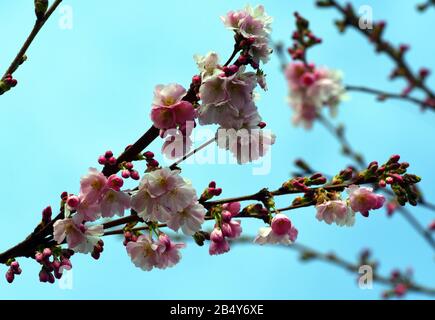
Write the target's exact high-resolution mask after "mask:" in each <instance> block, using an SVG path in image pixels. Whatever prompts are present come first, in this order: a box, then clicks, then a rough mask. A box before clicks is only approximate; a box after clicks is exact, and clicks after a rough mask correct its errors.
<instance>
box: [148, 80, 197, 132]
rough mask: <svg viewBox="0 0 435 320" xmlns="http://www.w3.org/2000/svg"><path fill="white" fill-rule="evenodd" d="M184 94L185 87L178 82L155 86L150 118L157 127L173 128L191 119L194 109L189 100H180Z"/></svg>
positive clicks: (193, 115)
mask: <svg viewBox="0 0 435 320" xmlns="http://www.w3.org/2000/svg"><path fill="white" fill-rule="evenodd" d="M185 95H186V89H184V88H183V87H182V86H181V85H179V84H175V83H173V84H169V85H166V86H165V85H158V86H156V88H155V90H154V100H153V105H152V109H151V120H152V121H153V123H154V125H155V126H156V127H157V128H159V129H169V128H175V127H176V126H177V125H183V124H184V123H185V122H186V121H193V119H194V117H195V110H194V108H193V106H192V104H191V103H190V102H188V101H183V100H182V98H183V97H184V96H185Z"/></svg>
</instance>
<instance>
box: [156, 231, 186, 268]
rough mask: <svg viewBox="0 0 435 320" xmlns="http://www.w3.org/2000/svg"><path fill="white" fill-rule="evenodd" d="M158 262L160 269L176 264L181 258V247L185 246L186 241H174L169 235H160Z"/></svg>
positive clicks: (157, 265)
mask: <svg viewBox="0 0 435 320" xmlns="http://www.w3.org/2000/svg"><path fill="white" fill-rule="evenodd" d="M157 246H158V247H157V254H158V255H157V263H156V267H157V268H159V269H166V268H169V267H173V266H174V265H176V264H177V263H178V262H179V261H180V259H181V253H180V251H179V249H181V248H184V247H185V246H186V245H185V244H184V243H174V242H172V240H171V238H169V236H168V235H166V234H164V233H162V234H160V235H159V241H158V243H157Z"/></svg>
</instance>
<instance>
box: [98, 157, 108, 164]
mask: <svg viewBox="0 0 435 320" xmlns="http://www.w3.org/2000/svg"><path fill="white" fill-rule="evenodd" d="M106 162H107V159H106V158H105V157H104V156H99V157H98V163H99V164H101V165H103V166H104V165H105V164H106Z"/></svg>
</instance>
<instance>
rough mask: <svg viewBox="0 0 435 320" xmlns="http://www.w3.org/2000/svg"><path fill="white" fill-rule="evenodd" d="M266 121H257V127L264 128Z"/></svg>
mask: <svg viewBox="0 0 435 320" xmlns="http://www.w3.org/2000/svg"><path fill="white" fill-rule="evenodd" d="M266 125H267V124H266V122H264V121H260V122H259V123H258V127H259V128H260V129H264V128H266Z"/></svg>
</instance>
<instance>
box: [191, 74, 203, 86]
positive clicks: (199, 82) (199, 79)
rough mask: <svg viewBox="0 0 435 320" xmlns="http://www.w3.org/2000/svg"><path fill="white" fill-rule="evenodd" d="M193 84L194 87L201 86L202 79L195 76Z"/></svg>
mask: <svg viewBox="0 0 435 320" xmlns="http://www.w3.org/2000/svg"><path fill="white" fill-rule="evenodd" d="M192 83H193V84H194V85H200V84H201V77H200V76H199V75H195V76H193V77H192Z"/></svg>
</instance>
